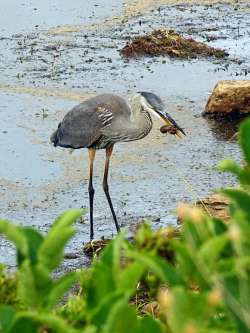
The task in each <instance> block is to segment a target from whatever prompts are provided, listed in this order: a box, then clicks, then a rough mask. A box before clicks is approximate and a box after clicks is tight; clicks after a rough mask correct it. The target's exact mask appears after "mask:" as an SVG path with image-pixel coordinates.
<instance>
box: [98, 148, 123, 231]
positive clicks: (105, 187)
mask: <svg viewBox="0 0 250 333" xmlns="http://www.w3.org/2000/svg"><path fill="white" fill-rule="evenodd" d="M112 152H113V146H110V147H108V148H106V161H105V170H104V176H103V182H102V186H103V190H104V193H105V195H106V198H107V200H108V203H109V207H110V210H111V213H112V216H113V219H114V221H115V226H116V230H117V232H119V231H120V227H119V224H118V222H117V218H116V215H115V211H114V207H113V204H112V201H111V198H110V195H109V186H108V173H109V161H110V157H111V155H112Z"/></svg>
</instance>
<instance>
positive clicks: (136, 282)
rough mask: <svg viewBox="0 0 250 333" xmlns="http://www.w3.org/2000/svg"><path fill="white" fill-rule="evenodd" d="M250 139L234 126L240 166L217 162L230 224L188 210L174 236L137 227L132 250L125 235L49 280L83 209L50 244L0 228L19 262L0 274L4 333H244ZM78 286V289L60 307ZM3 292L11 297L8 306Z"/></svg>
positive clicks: (249, 300) (249, 296) (248, 316)
mask: <svg viewBox="0 0 250 333" xmlns="http://www.w3.org/2000/svg"><path fill="white" fill-rule="evenodd" d="M249 138H250V120H247V121H246V122H244V123H243V124H242V126H241V129H240V144H241V147H242V150H243V155H244V160H245V162H244V166H241V165H238V164H237V163H235V162H234V161H233V160H225V161H223V162H221V163H220V170H223V171H227V172H231V173H233V174H234V175H236V177H237V178H238V179H239V182H240V187H238V188H230V189H223V190H221V192H222V193H223V194H224V195H225V196H227V197H228V198H229V199H230V200H231V204H230V216H231V217H230V219H229V221H227V222H224V221H223V220H221V219H218V218H212V217H209V216H207V215H205V214H204V213H203V212H202V211H200V210H198V209H197V208H192V207H190V206H187V205H184V206H182V207H180V208H179V215H181V217H182V220H183V221H184V222H183V225H182V227H181V229H180V230H178V231H176V230H174V231H173V230H168V229H163V230H160V231H157V232H154V231H152V229H151V228H150V226H149V225H143V226H142V227H141V228H140V229H139V230H138V232H137V234H136V235H135V241H134V243H133V244H131V243H129V242H128V241H127V240H126V239H125V235H124V234H123V233H121V234H120V235H119V236H117V237H116V239H114V240H113V241H112V242H110V243H109V244H108V245H107V246H106V247H105V249H104V250H103V251H102V252H101V254H100V256H99V257H95V258H94V260H93V263H92V266H91V267H90V268H86V269H83V270H82V271H80V272H72V273H67V274H65V275H63V276H62V277H60V278H59V279H55V278H53V275H52V273H53V271H54V270H55V269H56V268H57V267H58V266H59V265H60V263H61V261H62V258H63V250H64V246H65V245H66V243H67V241H68V240H69V239H70V237H72V235H73V233H74V227H73V223H74V221H75V220H76V219H77V218H78V217H79V216H80V215H81V214H82V213H83V212H82V211H70V212H67V213H65V214H63V215H62V216H61V217H59V218H58V219H57V220H56V222H55V223H54V224H53V226H52V228H51V229H50V230H49V232H48V234H47V236H46V237H45V236H43V235H42V234H40V233H38V232H37V231H35V230H34V229H32V228H25V227H19V226H16V225H14V224H12V223H10V222H8V221H4V220H2V221H0V233H2V234H4V235H5V236H6V237H7V238H8V239H9V240H10V241H12V242H13V243H14V245H15V246H16V249H17V264H18V270H17V273H16V277H15V278H14V279H13V280H11V279H10V280H8V279H9V277H6V276H5V275H4V274H3V273H1V274H0V297H1V298H0V300H1V303H2V305H0V332H3V333H14V332H28V333H29V332H32V333H35V332H52V333H53V332H65V333H77V332H83V333H111V332H112V333H123V332H124V333H125V332H128V331H130V332H131V333H142V332H143V333H147V332H150V333H163V332H164V333H208V332H209V333H211V332H212V333H226V332H233V333H236V332H239V333H246V332H249V331H250V194H249V189H250V139H249ZM12 278H13V277H12ZM75 283H78V284H79V286H80V289H79V292H78V293H77V294H76V295H73V296H70V297H68V299H67V300H66V301H65V302H64V303H63V304H62V303H61V304H59V303H60V301H61V300H62V297H63V296H64V295H65V293H66V292H67V291H68V290H69V289H70V288H71V287H72V285H73V284H75ZM3 286H4V287H3ZM6 286H7V288H9V289H10V290H11V292H10V294H11V295H12V296H11V297H10V298H7V297H6V299H5V296H2V295H8V292H7V291H6ZM145 294H146V297H145ZM145 303H148V304H146V305H149V306H146V307H145V306H144V305H145ZM151 305H152V306H151ZM146 308H147V309H148V308H151V309H153V310H152V311H148V310H147V309H146ZM154 309H156V310H154Z"/></svg>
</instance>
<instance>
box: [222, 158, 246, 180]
mask: <svg viewBox="0 0 250 333" xmlns="http://www.w3.org/2000/svg"><path fill="white" fill-rule="evenodd" d="M218 169H219V170H220V171H228V172H231V173H233V174H234V175H236V176H237V177H239V178H241V176H242V173H243V169H242V168H241V167H240V166H239V165H238V164H237V163H236V162H235V161H234V160H232V159H231V158H228V159H224V160H223V161H221V162H219V164H218Z"/></svg>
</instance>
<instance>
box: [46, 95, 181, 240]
mask: <svg viewBox="0 0 250 333" xmlns="http://www.w3.org/2000/svg"><path fill="white" fill-rule="evenodd" d="M150 113H152V114H155V115H156V116H158V117H160V118H161V119H163V121H164V122H165V123H167V125H171V126H172V127H173V128H174V129H175V134H176V135H177V136H181V135H182V134H184V135H185V133H184V131H183V129H182V128H181V127H179V126H178V125H177V123H176V122H175V121H174V120H173V119H172V117H170V115H169V114H168V113H167V112H166V111H165V106H164V103H163V102H162V100H161V99H160V98H159V97H158V96H156V95H155V94H153V93H150V92H138V93H136V94H135V95H133V96H132V97H131V98H130V99H129V100H128V101H126V100H125V99H123V98H122V97H120V96H117V95H114V94H103V95H98V96H95V97H93V98H90V99H88V100H86V101H84V102H82V103H81V104H79V105H77V106H75V107H74V108H73V109H72V110H70V111H69V112H68V113H67V114H66V116H65V117H64V118H63V120H62V122H60V123H59V125H58V129H57V130H56V131H55V132H54V133H53V134H52V136H51V139H50V140H51V142H52V143H53V144H54V146H55V147H56V146H61V147H66V148H73V149H79V148H88V151H89V187H88V190H89V206H90V239H91V240H92V239H93V237H94V227H93V202H94V193H95V191H94V187H93V165H94V159H95V153H96V150H97V149H106V161H105V169H104V176H103V190H104V192H105V195H106V197H107V200H108V203H109V207H110V209H111V213H112V216H113V219H114V222H115V226H116V229H117V232H119V230H120V227H119V224H118V222H117V218H116V214H115V211H114V208H113V204H112V201H111V198H110V195H109V187H108V172H109V162H110V157H111V154H112V151H113V147H114V144H115V143H116V142H127V141H135V140H139V139H142V138H144V137H145V136H146V135H148V133H149V132H150V131H151V129H152V118H151V115H150Z"/></svg>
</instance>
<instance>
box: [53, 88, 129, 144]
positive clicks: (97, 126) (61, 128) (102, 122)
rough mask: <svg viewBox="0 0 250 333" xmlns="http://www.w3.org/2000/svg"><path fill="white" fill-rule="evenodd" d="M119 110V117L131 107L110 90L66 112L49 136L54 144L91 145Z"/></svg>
mask: <svg viewBox="0 0 250 333" xmlns="http://www.w3.org/2000/svg"><path fill="white" fill-rule="evenodd" d="M118 114H119V117H120V118H124V119H129V117H130V108H129V106H128V104H127V102H126V101H125V100H124V99H123V98H121V97H119V96H117V95H113V94H103V95H98V96H96V97H93V98H90V99H88V100H86V101H84V102H82V103H81V104H79V105H77V106H75V107H74V108H73V109H72V110H70V111H69V112H68V113H67V114H66V115H65V117H64V119H63V120H62V122H61V123H59V125H58V129H57V130H56V131H55V132H54V133H53V134H52V136H51V138H50V140H51V142H53V143H54V146H61V147H66V148H74V149H77V148H84V147H91V146H92V145H93V144H94V143H95V142H97V141H98V140H99V139H100V138H101V137H102V135H103V129H104V128H105V127H106V126H108V125H109V124H110V123H111V122H112V121H113V119H114V118H117V115H118Z"/></svg>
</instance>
